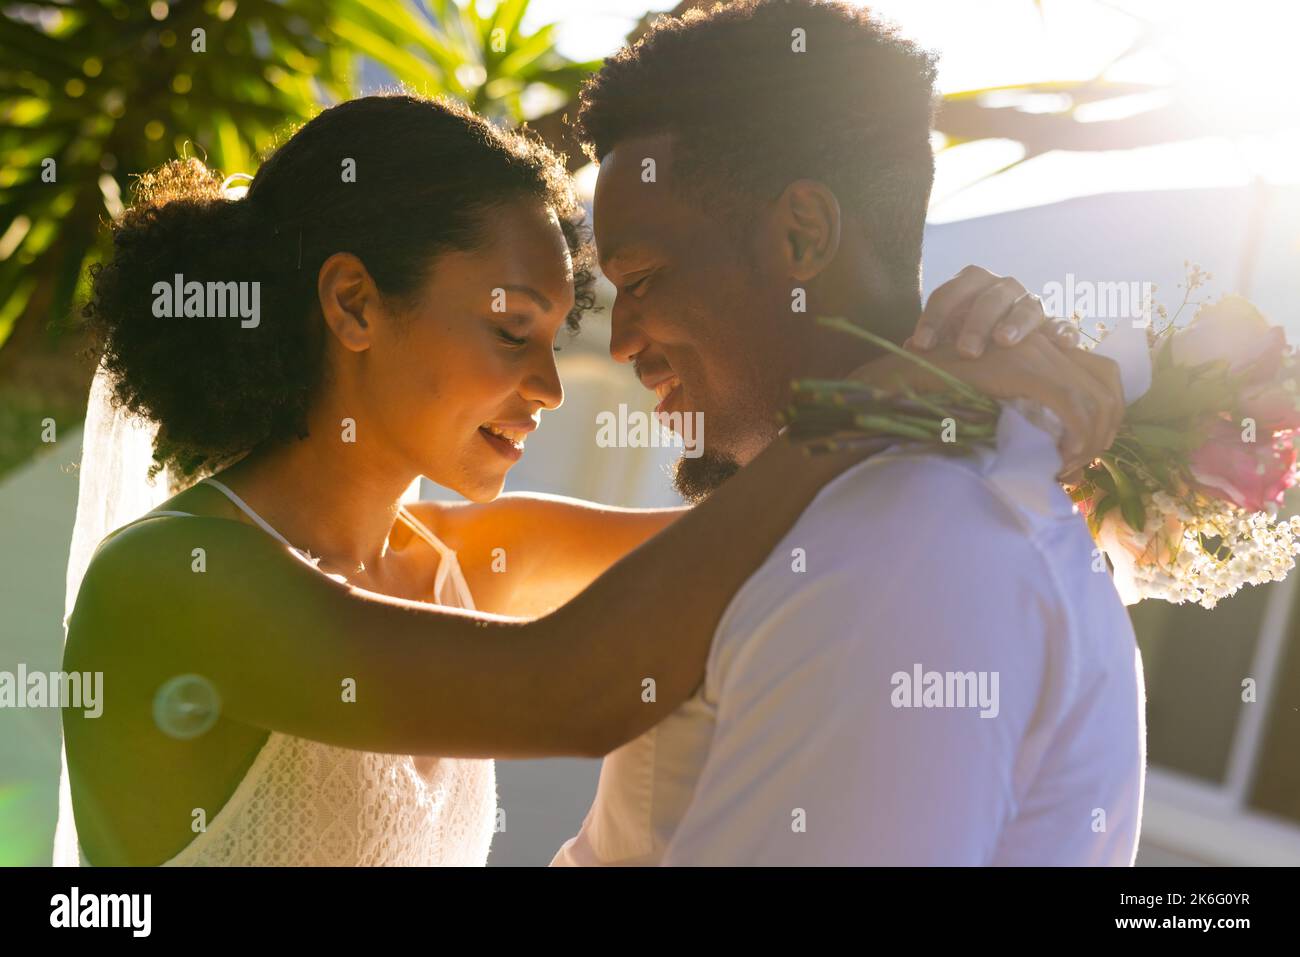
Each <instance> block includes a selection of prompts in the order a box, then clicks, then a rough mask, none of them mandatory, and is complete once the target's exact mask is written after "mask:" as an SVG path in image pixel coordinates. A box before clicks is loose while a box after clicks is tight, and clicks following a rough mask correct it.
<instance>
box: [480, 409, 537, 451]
mask: <svg viewBox="0 0 1300 957" xmlns="http://www.w3.org/2000/svg"><path fill="white" fill-rule="evenodd" d="M536 428H537V422H536V421H534V420H532V419H529V420H528V421H527V422H487V423H484V424H483V425H480V426H479V427H478V431H479V435H481V436H483V440H484V441H485V442H487V444H488V445H490V446H492V448H494V449H496V450H497V451H498V452H500V453H501V454H502V455H503V456H505V457H506V458H507V459H509V460H510V461H511V462H518V461H519V457H520V456H521V455H523V454H524V440H525V439H526V438H528V433H529V432H532V431H533V430H534V429H536Z"/></svg>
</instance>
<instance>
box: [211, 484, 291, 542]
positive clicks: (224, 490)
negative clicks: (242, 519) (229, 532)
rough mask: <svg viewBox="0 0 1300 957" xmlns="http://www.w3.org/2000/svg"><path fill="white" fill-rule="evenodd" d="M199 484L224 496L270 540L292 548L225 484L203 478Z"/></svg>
mask: <svg viewBox="0 0 1300 957" xmlns="http://www.w3.org/2000/svg"><path fill="white" fill-rule="evenodd" d="M199 484H200V485H211V486H212V487H213V488H215V489H216V490H217V491H218V492H220V493H221V494H222V495H224V496H225V497H226V498H228V499H230V501H231V502H233V503H234V505H235V507H236V508H238V509H239V510H240V511H241V512H243V513H244V514H245V515H247V516H248V517H249V518H251V519H252V520H253V522H254V523H255V524H256V525H257V527H258V528H260V529H261V530H262V531H264V532H266V534H268V535H270V536H271V537H272V538H274V539H276V540H277V541H280V542H282V543H283V544H284V545H286V546H288V547H289V548H293V545H291V544H290V543H289V540H288V539H287V538H285V537H284V536H283V535H281V534H280V533H279V532H277V531H276V530H275V529H274V528H272V527H271V523H270V522H268V521H267V520H266V519H264V518H262V516H261V515H258V514H257V513H256V512H255V511H253V508H252V506H251V505H249V504H248V503H247V502H245V501H244V500H243V499H242V498H240V497H239V496H238V495H236V494H235V493H234V492H232V491H231V490H230V488H229V487H228V486H227V485H226V484H225V483H223V482H219V481H217V480H216V479H214V478H205V479H202V480H201V481H200V482H199ZM296 550H297V549H295V551H296Z"/></svg>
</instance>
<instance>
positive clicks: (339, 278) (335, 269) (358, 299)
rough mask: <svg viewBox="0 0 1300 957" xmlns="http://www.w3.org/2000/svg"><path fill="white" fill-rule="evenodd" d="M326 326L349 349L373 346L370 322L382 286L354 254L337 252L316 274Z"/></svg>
mask: <svg viewBox="0 0 1300 957" xmlns="http://www.w3.org/2000/svg"><path fill="white" fill-rule="evenodd" d="M316 294H317V296H318V298H319V299H320V308H321V315H322V316H323V317H324V319H325V325H326V326H328V327H329V330H330V332H332V333H333V334H334V338H335V339H337V340H338V341H339V344H340V345H342V346H343V348H344V349H347V350H348V351H349V352H364V351H365V350H367V349H369V348H370V333H371V323H372V322H373V320H374V318H375V314H376V311H377V309H378V307H379V303H380V296H379V288H378V287H377V286H376V285H375V281H374V279H372V278H371V276H370V272H369V271H368V270H367V269H366V267H365V264H364V263H362V262H361V260H360V259H358V258H357V257H356V256H354V255H352V254H351V253H335V254H334V255H333V256H331V257H330V258H329V259H327V260H325V262H324V263H323V264H322V265H321V267H320V273H319V274H318V275H317V277H316Z"/></svg>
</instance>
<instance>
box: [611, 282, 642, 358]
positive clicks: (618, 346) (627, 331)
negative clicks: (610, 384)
mask: <svg viewBox="0 0 1300 957" xmlns="http://www.w3.org/2000/svg"><path fill="white" fill-rule="evenodd" d="M649 344H650V340H649V339H647V338H646V337H645V334H644V333H643V332H642V331H641V322H640V318H639V316H637V314H636V310H635V309H634V308H633V307H632V304H631V303H630V302H629V301H628V300H627V299H626V298H625V297H623V296H617V297H615V299H614V307H613V308H612V309H611V310H610V314H609V354H610V357H611V358H612V359H613V360H614V361H615V362H631V361H632V358H633V357H634V356H635V355H637V353H639V352H641V351H642V350H643V349H645V347H646V346H648V345H649Z"/></svg>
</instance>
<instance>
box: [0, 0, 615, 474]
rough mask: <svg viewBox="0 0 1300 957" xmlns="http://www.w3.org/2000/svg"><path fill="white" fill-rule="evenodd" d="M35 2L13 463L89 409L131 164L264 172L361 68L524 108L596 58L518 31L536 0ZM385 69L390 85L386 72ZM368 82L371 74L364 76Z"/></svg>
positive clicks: (4, 220)
mask: <svg viewBox="0 0 1300 957" xmlns="http://www.w3.org/2000/svg"><path fill="white" fill-rule="evenodd" d="M481 9H482V8H481V7H480V5H479V3H478V2H477V0H460V2H453V0H428V2H427V3H425V4H423V5H417V4H416V3H414V2H410V0H331V2H318V0H170V2H167V0H152V2H150V0H65V2H54V0H43V2H42V0H37V2H17V3H9V4H4V5H2V6H0V474H3V472H5V471H6V470H7V469H9V468H12V467H13V466H14V465H16V464H18V463H20V462H21V461H23V460H25V459H26V458H27V457H29V456H30V455H31V454H32V452H33V451H35V450H36V449H37V448H38V447H39V445H40V441H39V439H40V431H39V423H40V421H41V419H43V418H44V417H45V416H50V417H53V418H55V419H56V420H57V421H58V422H59V425H60V428H62V427H64V426H65V425H68V424H75V422H76V421H77V419H78V418H79V417H80V415H81V411H82V408H83V405H84V396H85V387H86V384H87V382H88V381H89V376H90V372H91V370H90V368H89V365H88V362H87V360H86V357H85V355H84V345H85V343H84V342H83V341H81V339H80V337H79V335H78V334H77V330H76V323H75V321H74V315H73V313H74V304H75V303H76V301H77V299H78V296H79V294H80V293H81V292H84V282H85V279H86V275H87V273H86V270H87V267H88V266H89V265H90V264H91V263H92V262H93V261H94V260H95V259H96V258H97V257H99V256H102V255H103V253H104V250H105V244H106V240H107V233H106V230H104V229H103V225H104V223H105V222H106V221H107V220H108V219H109V218H111V217H112V216H114V215H115V214H116V213H117V212H118V211H119V210H120V209H121V208H122V205H123V203H125V202H129V198H130V191H131V185H132V177H133V176H136V175H138V174H140V173H141V172H143V171H145V170H148V169H151V168H153V167H155V166H158V165H159V164H161V163H163V162H166V161H167V160H169V159H171V158H173V157H176V156H178V155H186V154H189V155H195V154H197V155H199V156H201V157H204V158H206V160H207V162H208V163H209V164H210V165H212V166H213V167H215V168H217V169H221V170H223V171H225V172H227V173H230V172H246V173H253V172H255V171H256V165H257V161H258V157H260V156H262V155H264V154H265V153H266V152H267V151H268V150H269V149H270V148H271V147H272V146H273V145H274V143H275V142H276V138H277V136H278V135H280V134H282V133H284V132H285V131H286V130H291V129H293V128H294V126H295V125H297V124H300V123H302V122H304V121H305V120H307V119H309V118H310V117H311V116H312V115H313V114H314V113H315V112H317V111H318V110H319V109H320V108H321V107H322V106H324V105H328V104H331V103H335V102H338V101H340V100H343V99H346V98H348V97H350V96H355V95H357V94H359V93H361V92H363V91H362V89H361V86H360V82H359V81H360V78H361V77H362V75H363V73H364V74H365V75H366V76H371V75H377V76H379V77H381V78H382V80H383V81H386V82H387V85H390V86H396V85H399V84H400V85H403V86H406V87H408V88H410V89H412V90H413V91H415V92H419V93H424V94H429V95H434V94H442V95H448V96H452V97H456V98H458V99H461V100H463V101H464V102H466V103H468V104H469V105H470V106H471V107H473V108H474V109H475V110H478V111H479V112H481V113H484V114H485V115H487V116H490V117H492V118H494V119H496V120H498V121H500V122H505V123H517V122H520V121H522V120H525V119H530V118H532V117H533V116H535V115H537V114H539V113H541V112H543V111H545V110H547V109H551V108H554V107H556V106H559V105H562V104H564V103H567V102H569V101H570V100H571V99H572V98H573V97H574V95H575V93H576V91H577V88H578V87H579V85H580V84H581V82H582V80H583V79H584V78H585V77H586V76H587V74H588V72H589V71H590V70H591V69H592V68H593V67H594V65H595V64H587V63H575V62H573V61H570V60H568V59H566V58H565V57H563V56H562V55H561V54H560V53H559V52H558V51H557V50H556V48H555V41H554V26H553V25H548V26H544V27H542V28H541V29H539V30H536V31H534V32H532V33H524V32H523V30H522V28H521V22H522V20H523V18H524V15H525V14H526V12H527V9H528V0H502V2H500V3H497V4H495V5H494V6H493V7H492V8H491V10H490V12H489V13H483V12H481ZM379 85H383V84H379ZM367 92H369V90H368V91H367Z"/></svg>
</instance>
